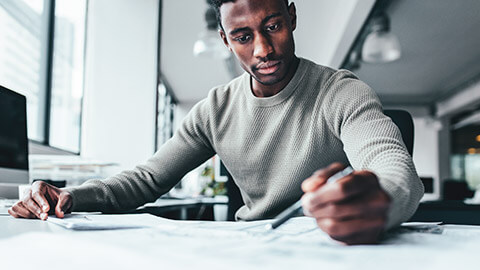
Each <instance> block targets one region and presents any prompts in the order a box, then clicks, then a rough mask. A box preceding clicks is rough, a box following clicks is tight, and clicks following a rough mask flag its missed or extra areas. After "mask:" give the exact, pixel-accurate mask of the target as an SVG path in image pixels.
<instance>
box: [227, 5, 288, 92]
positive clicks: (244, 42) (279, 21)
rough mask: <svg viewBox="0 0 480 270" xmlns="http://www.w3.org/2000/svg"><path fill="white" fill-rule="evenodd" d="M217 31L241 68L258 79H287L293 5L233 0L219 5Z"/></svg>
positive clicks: (269, 81) (266, 81)
mask: <svg viewBox="0 0 480 270" xmlns="http://www.w3.org/2000/svg"><path fill="white" fill-rule="evenodd" d="M220 15H221V19H222V26H223V30H221V31H220V35H221V36H222V38H223V41H224V42H225V44H226V45H227V47H228V48H229V49H230V50H231V51H232V52H233V53H234V54H235V55H236V56H237V58H238V60H239V61H240V65H241V66H242V68H243V69H244V70H245V71H247V72H248V73H250V75H251V76H252V77H253V78H255V80H257V81H258V82H259V83H261V84H264V85H274V84H277V83H281V82H282V81H283V80H285V79H286V75H287V73H288V71H289V69H290V68H291V66H292V65H293V61H294V59H295V55H294V53H295V45H294V41H293V30H295V26H296V15H295V6H294V4H293V3H292V4H290V6H289V7H287V6H286V5H285V1H284V0H236V1H235V2H228V3H225V4H223V5H222V6H221V7H220Z"/></svg>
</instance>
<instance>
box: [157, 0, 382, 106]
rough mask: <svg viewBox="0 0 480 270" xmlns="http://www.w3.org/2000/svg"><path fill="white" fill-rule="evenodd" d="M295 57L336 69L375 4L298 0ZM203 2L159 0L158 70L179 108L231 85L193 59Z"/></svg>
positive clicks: (211, 66)
mask: <svg viewBox="0 0 480 270" xmlns="http://www.w3.org/2000/svg"><path fill="white" fill-rule="evenodd" d="M294 2H295V4H296V7H297V16H298V22H297V30H296V31H295V39H296V52H297V54H298V55H299V56H302V57H306V58H308V59H311V60H313V61H315V62H317V63H319V64H324V65H330V66H333V67H338V66H339V65H340V63H341V61H342V60H343V58H344V57H345V55H346V53H347V51H348V49H349V48H350V46H351V43H352V42H353V40H354V38H355V36H356V35H357V33H358V31H359V29H360V28H361V26H362V25H363V22H364V20H365V19H366V18H367V16H368V13H369V12H370V10H371V8H372V6H373V4H374V2H375V0H336V1H332V0H297V1H294ZM206 8H207V4H206V2H205V0H181V1H179V0H163V6H162V29H161V31H162V33H161V69H162V73H163V75H164V76H165V78H166V79H167V81H168V83H169V84H170V86H171V87H172V90H173V92H174V94H175V96H176V97H177V99H178V100H179V102H180V103H194V102H197V101H198V100H200V99H202V98H204V97H206V95H207V93H208V91H209V90H210V89H211V88H212V87H214V86H216V85H220V84H224V83H226V82H228V81H230V80H231V77H230V76H229V74H228V72H227V69H226V66H225V64H224V63H223V62H222V61H221V60H214V59H205V58H196V57H194V56H193V54H192V50H193V44H194V42H195V41H196V39H197V38H198V34H199V33H200V32H201V31H202V30H204V29H205V28H206V23H205V20H204V13H205V10H206Z"/></svg>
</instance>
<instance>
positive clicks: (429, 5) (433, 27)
mask: <svg viewBox="0 0 480 270" xmlns="http://www.w3.org/2000/svg"><path fill="white" fill-rule="evenodd" d="M387 13H388V14H389V15H390V18H391V27H392V32H393V33H395V34H396V35H397V36H398V38H399V40H400V44H401V46H402V58H401V59H400V60H398V61H396V62H393V63H389V64H376V65H375V64H366V63H362V64H361V68H360V69H359V70H356V71H355V73H357V74H358V75H359V77H360V78H361V79H362V80H364V81H365V82H367V83H368V84H369V85H370V86H372V87H373V89H375V90H376V91H377V93H378V94H379V96H380V98H381V99H382V100H383V102H384V103H388V104H410V105H411V104H427V105H432V104H433V103H434V102H436V101H438V100H442V99H444V98H446V97H448V96H449V95H451V94H453V93H454V92H455V91H456V90H460V89H461V88H462V86H465V85H466V84H468V83H469V82H471V81H472V80H478V79H479V78H478V77H479V75H480V16H479V14H480V1H478V0H460V1H452V0H421V1H409V0H394V1H392V3H391V4H390V5H389V6H388V8H387Z"/></svg>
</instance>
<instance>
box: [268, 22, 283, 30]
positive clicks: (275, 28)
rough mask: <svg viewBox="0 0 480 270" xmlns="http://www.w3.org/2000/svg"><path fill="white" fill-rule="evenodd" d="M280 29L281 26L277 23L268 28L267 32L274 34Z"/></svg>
mask: <svg viewBox="0 0 480 270" xmlns="http://www.w3.org/2000/svg"><path fill="white" fill-rule="evenodd" d="M279 27H280V25H279V24H278V23H276V24H272V25H269V26H267V28H266V30H267V31H268V32H274V31H275V30H277V29H278V28H279Z"/></svg>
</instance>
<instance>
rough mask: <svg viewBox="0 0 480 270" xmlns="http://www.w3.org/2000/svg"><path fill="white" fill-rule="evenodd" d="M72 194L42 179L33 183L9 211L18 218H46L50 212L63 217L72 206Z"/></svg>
mask: <svg viewBox="0 0 480 270" xmlns="http://www.w3.org/2000/svg"><path fill="white" fill-rule="evenodd" d="M72 203H73V199H72V195H71V194H70V193H69V192H68V191H65V190H62V189H60V188H57V187H54V186H52V185H49V184H47V183H45V182H42V181H37V182H35V183H33V185H32V187H31V188H30V189H29V190H28V191H27V192H26V193H25V195H24V197H23V199H21V200H20V201H18V202H17V203H16V204H15V205H13V206H12V207H11V208H10V209H8V213H9V214H10V215H11V216H13V217H16V218H38V219H42V220H46V219H47V218H48V214H55V215H56V216H57V217H59V218H63V217H64V215H65V213H68V212H70V210H71V208H72Z"/></svg>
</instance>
